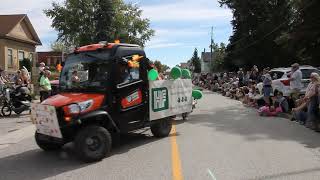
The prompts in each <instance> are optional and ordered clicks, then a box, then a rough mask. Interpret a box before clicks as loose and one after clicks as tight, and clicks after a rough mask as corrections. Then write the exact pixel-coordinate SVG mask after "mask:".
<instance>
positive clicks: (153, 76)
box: [148, 69, 159, 81]
mask: <svg viewBox="0 0 320 180" xmlns="http://www.w3.org/2000/svg"><path fill="white" fill-rule="evenodd" d="M158 75H159V74H158V71H156V70H155V69H151V70H150V71H149V72H148V79H149V80H150V81H155V80H157V78H158Z"/></svg>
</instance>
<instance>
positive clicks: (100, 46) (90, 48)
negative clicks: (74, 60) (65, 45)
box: [75, 43, 114, 53]
mask: <svg viewBox="0 0 320 180" xmlns="http://www.w3.org/2000/svg"><path fill="white" fill-rule="evenodd" d="M113 45H114V44H113V43H108V44H91V45H87V46H82V47H79V48H77V49H76V50H75V52H78V53H79V52H87V51H96V50H98V49H104V48H105V49H111V48H112V47H113Z"/></svg>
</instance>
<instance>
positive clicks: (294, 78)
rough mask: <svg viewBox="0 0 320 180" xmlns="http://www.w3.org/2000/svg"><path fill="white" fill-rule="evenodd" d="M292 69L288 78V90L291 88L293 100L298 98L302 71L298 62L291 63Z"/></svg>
mask: <svg viewBox="0 0 320 180" xmlns="http://www.w3.org/2000/svg"><path fill="white" fill-rule="evenodd" d="M291 67H292V71H291V75H290V78H289V81H290V90H291V97H292V98H293V100H294V101H295V100H297V99H299V96H300V92H301V89H302V87H303V86H302V82H301V81H302V72H301V71H300V68H299V64H298V63H294V64H292V65H291Z"/></svg>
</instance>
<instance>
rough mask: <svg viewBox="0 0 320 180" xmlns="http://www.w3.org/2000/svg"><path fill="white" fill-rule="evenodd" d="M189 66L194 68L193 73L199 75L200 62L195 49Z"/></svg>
mask: <svg viewBox="0 0 320 180" xmlns="http://www.w3.org/2000/svg"><path fill="white" fill-rule="evenodd" d="M191 64H192V66H193V67H194V70H193V72H194V73H201V62H200V58H199V55H198V49H197V48H195V49H194V52H193V56H192V58H191Z"/></svg>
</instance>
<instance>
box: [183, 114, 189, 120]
mask: <svg viewBox="0 0 320 180" xmlns="http://www.w3.org/2000/svg"><path fill="white" fill-rule="evenodd" d="M188 116H189V113H183V114H182V120H184V121H185V120H187V118H188Z"/></svg>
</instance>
